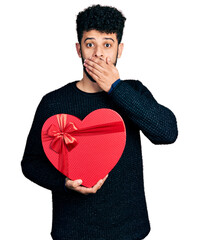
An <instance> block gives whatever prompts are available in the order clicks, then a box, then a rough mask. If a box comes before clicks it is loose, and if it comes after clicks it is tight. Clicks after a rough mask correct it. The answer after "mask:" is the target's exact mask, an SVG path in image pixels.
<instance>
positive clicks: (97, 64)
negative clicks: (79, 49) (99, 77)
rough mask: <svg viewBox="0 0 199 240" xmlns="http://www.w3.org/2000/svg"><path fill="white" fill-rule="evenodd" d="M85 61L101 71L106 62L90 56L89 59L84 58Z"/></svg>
mask: <svg viewBox="0 0 199 240" xmlns="http://www.w3.org/2000/svg"><path fill="white" fill-rule="evenodd" d="M85 63H86V64H87V65H89V66H91V67H93V68H95V69H97V70H98V71H100V72H101V71H103V69H104V68H105V66H106V62H105V61H104V60H103V59H101V58H96V57H92V58H90V59H85Z"/></svg>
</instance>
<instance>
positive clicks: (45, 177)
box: [21, 155, 66, 191]
mask: <svg viewBox="0 0 199 240" xmlns="http://www.w3.org/2000/svg"><path fill="white" fill-rule="evenodd" d="M21 167H22V172H23V174H24V176H25V177H27V178H28V179H29V180H31V181H33V182H34V183H36V184H38V185H40V186H41V187H44V188H46V189H49V190H52V191H64V180H65V178H66V177H65V176H64V175H63V174H62V173H60V172H59V171H58V170H57V169H55V167H54V166H53V165H52V164H51V163H50V162H49V161H48V160H47V159H41V158H40V157H39V156H28V155H25V156H24V157H23V160H22V161H21Z"/></svg>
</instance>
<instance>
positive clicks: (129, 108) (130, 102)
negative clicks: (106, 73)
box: [109, 80, 178, 144]
mask: <svg viewBox="0 0 199 240" xmlns="http://www.w3.org/2000/svg"><path fill="white" fill-rule="evenodd" d="M133 85H134V84H133V81H130V80H129V81H121V82H120V83H119V84H118V85H117V86H116V87H115V88H114V89H113V91H112V92H111V93H110V94H109V96H110V98H111V99H112V101H114V103H115V104H117V106H118V107H120V108H121V110H122V111H123V112H124V113H125V114H126V115H127V116H128V117H129V119H130V120H131V121H132V122H133V123H134V124H136V125H137V126H138V128H139V129H140V130H141V131H142V132H143V133H144V134H145V135H146V136H147V137H148V138H149V139H150V140H151V141H152V142H153V143H155V144H168V143H172V142H174V141H175V140H176V138H177V134H178V133H177V124H176V118H175V116H174V114H173V113H172V111H170V110H169V109H168V108H166V107H164V106H162V105H160V104H159V103H157V101H156V100H155V99H154V98H153V96H152V95H151V93H150V92H149V91H148V90H147V89H146V88H145V87H144V86H143V85H142V84H141V83H140V82H137V86H139V87H137V89H136V87H134V86H133Z"/></svg>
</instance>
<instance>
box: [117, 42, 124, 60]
mask: <svg viewBox="0 0 199 240" xmlns="http://www.w3.org/2000/svg"><path fill="white" fill-rule="evenodd" d="M123 49H124V43H120V44H119V46H118V58H120V57H121V56H122V52H123Z"/></svg>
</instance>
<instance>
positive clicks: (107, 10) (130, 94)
mask: <svg viewBox="0 0 199 240" xmlns="http://www.w3.org/2000/svg"><path fill="white" fill-rule="evenodd" d="M125 20H126V19H125V17H124V16H123V15H122V13H121V12H119V11H118V10H117V9H115V8H112V7H102V6H100V5H96V6H92V7H89V8H87V9H85V10H84V11H83V12H80V13H79V14H78V16H77V33H78V43H77V44H76V49H77V53H78V56H79V57H80V58H82V63H83V69H84V70H83V78H82V80H81V81H75V82H70V83H68V84H67V85H65V86H63V87H62V88H60V89H58V90H55V91H53V92H51V93H48V94H46V95H45V96H44V97H43V98H42V100H41V102H40V104H39V106H38V108H37V111H36V114H35V117H34V121H33V124H32V127H31V130H30V133H29V136H28V139H27V143H26V148H25V152H24V156H23V160H22V170H23V173H24V175H25V176H26V177H27V178H29V179H30V180H31V181H33V182H35V183H37V184H39V185H40V186H42V187H44V188H47V189H49V190H51V191H52V198H53V226H52V232H51V235H52V238H53V239H55V240H67V239H70V240H91V239H92V240H95V239H96V240H97V239H98V240H115V239H117V240H135V239H137V240H138V239H143V238H145V237H146V236H147V235H148V233H149V231H150V224H149V219H148V213H147V206H146V201H145V194H144V183H143V165H142V154H141V143H140V130H141V131H142V132H143V133H144V135H145V136H146V137H147V138H149V139H150V140H151V141H152V142H153V143H154V144H170V143H173V142H174V141H175V140H176V138H177V124H176V118H175V116H174V114H173V113H172V112H171V111H170V110H169V109H168V108H166V107H164V106H162V105H160V104H159V103H158V102H157V101H156V100H155V99H154V97H153V96H152V94H151V93H150V92H149V90H148V89H147V88H146V87H145V86H144V85H143V84H142V83H141V82H140V81H135V80H120V76H119V72H118V70H117V68H116V63H117V58H120V57H121V54H122V50H123V44H122V43H121V39H122V34H123V28H124V23H125ZM74 69H75V66H74ZM100 108H110V109H113V110H115V111H117V112H118V113H119V114H120V115H121V116H122V118H123V120H124V122H125V127H126V133H127V139H126V146H125V149H124V152H123V154H122V156H121V158H120V160H119V162H118V163H117V165H116V166H115V167H114V169H113V170H112V171H111V172H110V173H109V176H106V177H105V178H104V179H101V180H100V181H99V182H98V183H97V184H96V185H95V186H93V187H92V188H86V187H84V186H82V185H81V184H82V180H81V179H77V180H75V181H72V180H70V179H68V178H66V177H65V176H64V175H63V174H62V173H60V172H59V171H58V170H56V169H55V168H54V167H53V165H52V164H51V163H50V162H49V161H48V159H47V158H46V156H45V154H44V151H43V148H42V144H41V137H40V135H41V128H42V126H43V124H44V122H45V121H46V119H47V118H49V117H50V116H52V115H55V114H58V113H68V114H71V115H74V116H76V117H78V118H80V119H84V118H85V117H86V116H87V115H88V114H89V113H90V112H92V111H94V110H96V109H100ZM113 151H114V149H113ZM83 160H84V159H82V161H83Z"/></svg>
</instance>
